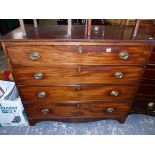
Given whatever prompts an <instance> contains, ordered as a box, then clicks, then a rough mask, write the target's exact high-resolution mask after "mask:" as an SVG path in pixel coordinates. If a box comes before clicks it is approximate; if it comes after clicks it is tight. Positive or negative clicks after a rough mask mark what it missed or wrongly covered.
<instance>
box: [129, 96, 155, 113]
mask: <svg viewBox="0 0 155 155" xmlns="http://www.w3.org/2000/svg"><path fill="white" fill-rule="evenodd" d="M150 102H154V103H155V99H154V100H152V99H147V98H140V99H138V98H136V99H135V100H134V102H133V104H132V109H143V110H155V106H154V107H153V108H152V109H150V108H148V103H150Z"/></svg>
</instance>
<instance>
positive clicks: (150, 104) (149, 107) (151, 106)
mask: <svg viewBox="0 0 155 155" xmlns="http://www.w3.org/2000/svg"><path fill="white" fill-rule="evenodd" d="M147 106H148V109H153V108H154V106H155V103H154V102H149V103H148V105H147Z"/></svg>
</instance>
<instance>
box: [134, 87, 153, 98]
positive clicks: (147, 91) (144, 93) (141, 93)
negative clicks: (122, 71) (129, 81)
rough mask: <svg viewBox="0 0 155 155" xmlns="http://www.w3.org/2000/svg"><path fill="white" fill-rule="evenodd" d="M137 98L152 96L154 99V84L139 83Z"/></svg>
mask: <svg viewBox="0 0 155 155" xmlns="http://www.w3.org/2000/svg"><path fill="white" fill-rule="evenodd" d="M136 96H137V98H141V97H142V98H153V99H155V85H140V87H139V90H138V93H137V95H136Z"/></svg>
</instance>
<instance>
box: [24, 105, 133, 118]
mask: <svg viewBox="0 0 155 155" xmlns="http://www.w3.org/2000/svg"><path fill="white" fill-rule="evenodd" d="M129 104H130V102H109V103H108V104H105V102H99V103H97V102H96V103H95V102H94V103H83V104H78V106H77V104H63V103H59V104H57V103H45V102H44V103H34V104H26V105H24V106H25V109H26V111H27V115H28V117H36V116H37V117H43V118H59V117H63V118H65V117H71V118H72V117H77V118H78V117H79V118H81V117H83V118H85V117H87V118H89V117H93V118H95V117H105V118H106V117H118V116H119V117H121V116H125V115H127V113H128V112H129ZM107 108H114V111H113V112H111V113H108V112H107V111H106V110H107ZM42 109H49V113H48V114H43V113H42Z"/></svg>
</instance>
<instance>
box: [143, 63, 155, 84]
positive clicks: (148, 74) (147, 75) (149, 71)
mask: <svg viewBox="0 0 155 155" xmlns="http://www.w3.org/2000/svg"><path fill="white" fill-rule="evenodd" d="M142 79H143V80H154V81H155V66H147V68H146V70H145V72H144V74H143V78H142Z"/></svg>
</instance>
